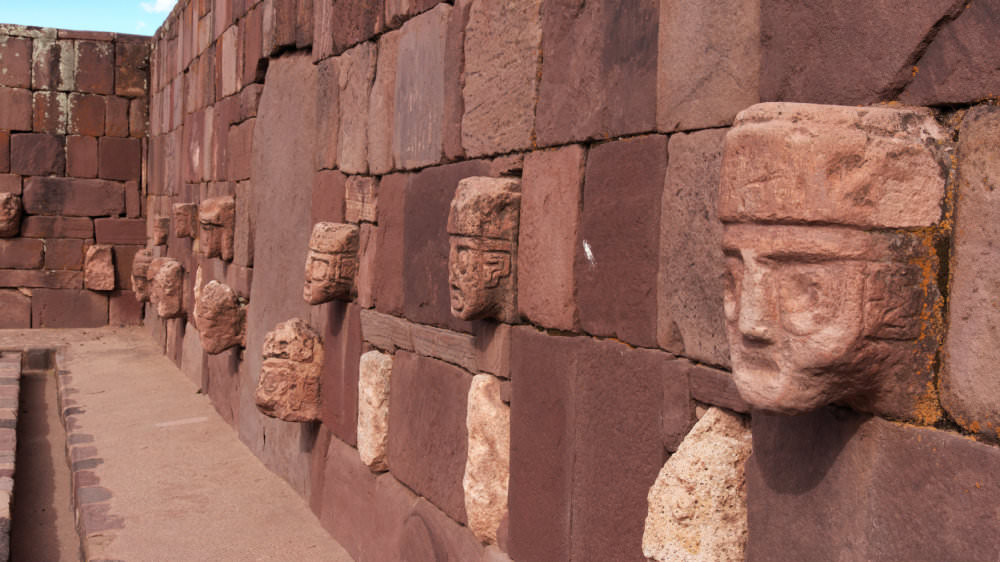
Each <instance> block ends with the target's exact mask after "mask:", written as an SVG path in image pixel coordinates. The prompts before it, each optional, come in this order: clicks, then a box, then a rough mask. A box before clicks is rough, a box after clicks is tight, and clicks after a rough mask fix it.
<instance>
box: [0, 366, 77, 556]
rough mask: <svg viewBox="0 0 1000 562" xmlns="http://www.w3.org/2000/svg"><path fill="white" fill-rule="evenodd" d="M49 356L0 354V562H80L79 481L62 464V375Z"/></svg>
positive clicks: (66, 445)
mask: <svg viewBox="0 0 1000 562" xmlns="http://www.w3.org/2000/svg"><path fill="white" fill-rule="evenodd" d="M56 355H57V353H56V352H54V351H53V350H50V349H27V350H9V351H0V561H5V560H13V561H15V562H29V561H52V562H64V561H71V560H73V561H76V560H81V559H82V558H83V557H84V552H83V548H82V544H83V543H82V541H81V536H82V535H83V532H84V530H85V529H84V528H83V526H82V525H78V524H77V523H76V522H77V520H78V515H79V511H78V510H77V509H76V508H75V505H74V503H75V499H76V498H77V495H78V494H77V493H76V490H74V488H75V486H78V485H79V480H78V479H77V478H73V477H72V476H71V475H72V474H73V470H72V469H73V468H75V467H73V466H72V465H71V464H70V463H69V462H68V460H67V452H68V450H69V448H70V443H69V441H67V439H66V434H67V432H66V427H67V426H66V421H67V416H68V415H70V414H71V413H72V410H71V408H70V407H69V406H67V405H66V402H67V399H66V396H67V394H68V392H67V390H68V389H67V388H66V386H65V384H63V383H64V382H65V381H67V380H68V377H65V376H64V374H61V373H58V371H57V368H56V367H57V366H56ZM71 392H72V391H69V393H71ZM78 528H79V530H80V532H79V533H78V531H77V529H78Z"/></svg>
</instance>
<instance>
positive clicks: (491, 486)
mask: <svg viewBox="0 0 1000 562" xmlns="http://www.w3.org/2000/svg"><path fill="white" fill-rule="evenodd" d="M500 385H501V382H500V379H498V378H496V377H494V376H492V375H476V376H475V377H473V379H472V386H471V387H470V388H469V403H468V408H467V410H466V428H467V430H468V434H469V449H468V460H467V461H466V464H465V476H464V478H463V479H462V487H463V489H464V490H465V513H466V516H467V518H468V525H469V529H470V530H471V531H472V532H473V533H474V534H475V535H476V536H477V537H478V538H479V540H481V541H483V542H487V543H495V542H496V541H497V529H498V528H499V527H500V521H501V520H502V519H503V517H504V515H505V514H506V513H507V486H508V483H509V480H510V406H508V405H506V404H504V402H503V400H502V399H501V394H500V393H501V390H500Z"/></svg>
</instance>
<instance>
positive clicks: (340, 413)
mask: <svg viewBox="0 0 1000 562" xmlns="http://www.w3.org/2000/svg"><path fill="white" fill-rule="evenodd" d="M309 317H310V320H311V323H312V325H313V326H314V327H315V329H316V332H317V333H318V334H319V335H320V338H321V339H322V340H323V342H324V352H325V357H324V360H323V371H322V375H321V378H320V386H321V387H322V388H323V403H322V408H321V410H320V412H321V416H322V422H323V426H324V427H326V428H328V429H329V430H330V432H331V433H332V434H333V435H334V436H336V437H337V438H338V439H340V440H341V441H344V442H345V443H347V444H348V445H351V446H356V445H357V442H358V438H357V434H358V402H359V397H358V378H359V373H360V371H361V367H360V364H361V354H362V352H363V351H365V349H367V348H363V344H362V332H361V309H360V307H358V306H357V305H356V304H353V303H345V302H341V301H335V302H331V303H329V304H323V305H320V306H313V307H309Z"/></svg>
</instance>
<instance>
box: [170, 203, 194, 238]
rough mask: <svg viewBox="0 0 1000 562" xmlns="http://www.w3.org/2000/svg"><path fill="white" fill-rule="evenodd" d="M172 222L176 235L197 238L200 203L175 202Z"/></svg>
mask: <svg viewBox="0 0 1000 562" xmlns="http://www.w3.org/2000/svg"><path fill="white" fill-rule="evenodd" d="M172 224H173V230H174V236H176V237H178V238H197V236H198V204H197V203H174V207H173V215H172Z"/></svg>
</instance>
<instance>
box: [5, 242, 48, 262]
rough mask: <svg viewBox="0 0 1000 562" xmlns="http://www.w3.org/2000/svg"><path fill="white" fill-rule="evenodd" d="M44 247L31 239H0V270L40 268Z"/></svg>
mask: <svg viewBox="0 0 1000 562" xmlns="http://www.w3.org/2000/svg"><path fill="white" fill-rule="evenodd" d="M44 252H45V247H44V245H43V244H42V241H41V240H35V239H32V238H0V268H4V269H37V268H40V267H42V263H43V261H44V257H43V254H44Z"/></svg>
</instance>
